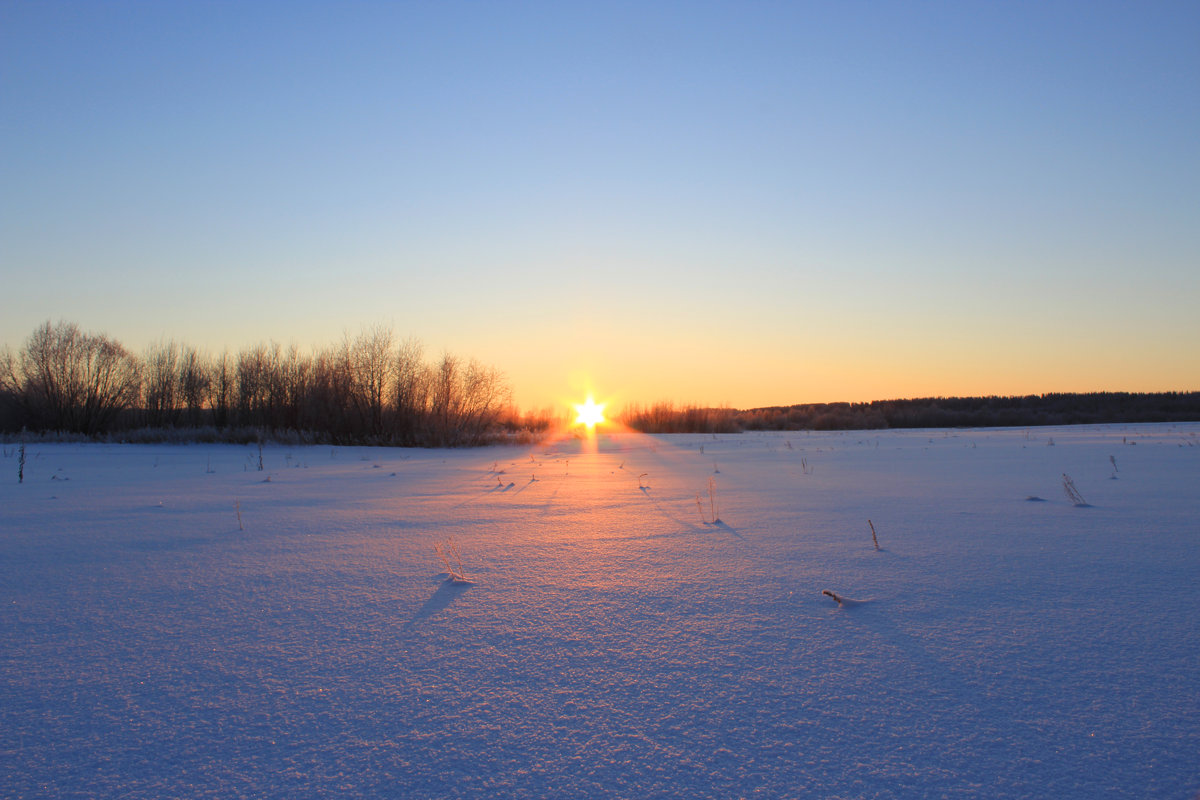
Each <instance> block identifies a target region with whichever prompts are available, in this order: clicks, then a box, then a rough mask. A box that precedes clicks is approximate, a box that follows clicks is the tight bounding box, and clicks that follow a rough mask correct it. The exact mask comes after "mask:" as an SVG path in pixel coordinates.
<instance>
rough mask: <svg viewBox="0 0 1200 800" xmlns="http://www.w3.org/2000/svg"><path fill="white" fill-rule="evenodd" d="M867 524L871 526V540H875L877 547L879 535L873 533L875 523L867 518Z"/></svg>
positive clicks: (877, 546)
mask: <svg viewBox="0 0 1200 800" xmlns="http://www.w3.org/2000/svg"><path fill="white" fill-rule="evenodd" d="M867 524H868V525H870V526H871V541H873V542H875V549H876V550H878V549H879V537H878V536H876V535H875V523H874V522H871V520H867Z"/></svg>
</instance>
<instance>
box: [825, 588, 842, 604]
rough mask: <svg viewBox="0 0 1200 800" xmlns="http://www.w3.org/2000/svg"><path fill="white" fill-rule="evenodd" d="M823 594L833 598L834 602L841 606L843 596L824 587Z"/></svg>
mask: <svg viewBox="0 0 1200 800" xmlns="http://www.w3.org/2000/svg"><path fill="white" fill-rule="evenodd" d="M821 594H823V595H825V596H826V597H829V598H832V600H833V602H835V603H837V604H838V605H839V606H840V605H841V604H842V598H840V597H838V596H837V595H836V594H834V593H833V592H831V591H829V590H828V589H822V590H821Z"/></svg>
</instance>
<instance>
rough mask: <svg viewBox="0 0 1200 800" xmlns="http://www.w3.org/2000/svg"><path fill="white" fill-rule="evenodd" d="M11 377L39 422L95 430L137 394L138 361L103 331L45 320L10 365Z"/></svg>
mask: <svg viewBox="0 0 1200 800" xmlns="http://www.w3.org/2000/svg"><path fill="white" fill-rule="evenodd" d="M8 371H9V373H10V377H9V378H8V379H7V380H9V381H11V382H12V383H13V385H14V386H17V387H18V389H17V391H18V397H19V399H20V402H21V404H22V405H23V406H24V408H25V409H26V411H27V413H28V414H29V415H30V417H31V418H32V419H33V420H34V421H35V424H40V425H41V426H43V427H47V428H51V429H53V430H58V431H70V432H73V433H84V434H94V433H98V432H99V431H101V430H104V429H105V428H107V427H108V426H109V425H110V424H111V423H112V422H113V420H114V419H115V417H116V416H117V414H118V413H120V412H121V411H123V410H125V409H127V408H128V407H129V406H130V405H131V404H132V403H133V402H134V400H136V398H137V394H138V390H139V383H138V370H137V362H136V360H135V359H134V358H133V356H131V355H130V354H129V353H128V352H127V351H126V350H125V348H123V347H122V346H121V345H120V344H118V343H117V342H115V341H113V340H112V339H109V338H108V337H107V336H105V335H103V334H87V333H83V332H82V331H80V330H79V328H78V326H76V325H75V324H73V323H66V322H59V323H58V324H57V325H54V324H51V323H50V322H46V323H45V324H44V325H42V326H41V327H39V328H38V329H37V330H35V331H34V332H33V333H32V334H31V335H30V336H29V338H28V339H27V340H26V342H25V347H24V348H23V349H22V350H21V352H20V353H19V354H18V356H17V357H16V358H15V359H10V364H9V365H8Z"/></svg>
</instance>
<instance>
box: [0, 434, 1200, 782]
mask: <svg viewBox="0 0 1200 800" xmlns="http://www.w3.org/2000/svg"><path fill="white" fill-rule="evenodd" d="M1051 441H1052V442H1053V443H1052V444H1051ZM701 448H703V452H701ZM12 449H13V448H11V447H9V448H7V449H6V457H5V458H4V459H0V698H2V700H0V787H3V792H2V793H3V794H4V795H5V796H8V797H138V798H140V797H147V798H149V797H163V796H189V797H222V798H224V797H281V798H282V797H328V796H340V797H379V796H390V797H409V798H420V797H431V798H432V797H538V796H546V797H549V796H570V797H637V798H643V797H645V798H650V797H664V798H665V797H714V798H718V797H719V798H725V797H770V798H777V797H779V798H782V797H847V798H849V797H873V798H892V797H895V798H904V797H929V796H955V797H980V798H985V797H986V798H995V797H1048V796H1054V797H1065V798H1071V797H1078V798H1085V797H1086V798H1093V797H1194V796H1195V795H1196V794H1197V792H1198V791H1200V766H1198V765H1200V671H1198V670H1197V668H1196V664H1198V663H1200V630H1198V628H1200V623H1198V622H1197V619H1198V615H1197V611H1198V610H1200V581H1198V580H1197V578H1198V577H1200V570H1198V567H1200V548H1198V547H1197V545H1198V544H1200V541H1198V540H1200V524H1198V522H1197V520H1198V519H1200V513H1198V512H1200V492H1197V491H1196V489H1197V487H1198V486H1200V481H1198V478H1200V425H1174V426H1165V425H1164V426H1155V425H1139V426H1104V427H1080V428H1054V429H1031V430H1029V431H1025V430H975V431H940V430H939V431H879V432H876V431H869V432H863V431H855V432H846V433H770V434H743V435H738V436H720V437H715V438H714V437H712V436H659V437H647V436H640V435H635V434H614V435H601V436H600V437H599V438H598V440H596V441H595V442H587V441H579V440H571V439H567V440H563V441H559V442H554V443H548V444H544V445H540V446H537V447H534V448H532V449H515V448H512V449H510V448H488V449H483V450H470V451H445V450H437V451H423V450H399V449H397V450H387V449H373V448H329V447H303V448H296V447H284V446H273V445H268V446H267V447H266V448H265V450H264V453H263V464H264V470H263V471H259V470H258V468H257V461H258V451H257V448H255V447H235V446H207V445H205V446H179V447H172V446H117V445H94V444H93V445H41V444H34V445H27V453H28V461H27V464H26V470H25V481H24V483H22V484H18V483H17V480H16V464H15V456H10V455H9V451H11V450H12ZM1110 456H1112V457H1113V458H1115V460H1116V464H1117V468H1118V471H1117V472H1116V473H1115V474H1116V479H1113V477H1112V476H1113V474H1114V472H1113V467H1112V463H1111V462H1110V460H1109V457H1110ZM10 467H11V468H10ZM1064 473H1066V474H1068V475H1070V476H1071V477H1072V478H1073V480H1074V482H1075V484H1076V486H1077V487H1078V489H1079V490H1080V492H1081V493H1082V494H1083V496H1084V498H1085V499H1086V500H1087V502H1088V503H1089V506H1088V507H1075V506H1074V505H1072V504H1071V503H1070V502H1069V501H1068V499H1067V498H1066V496H1065V495H1064V493H1063V490H1062V475H1063V474H1064ZM640 476H641V484H642V488H639V477H640ZM709 478H713V479H714V484H715V488H716V493H717V498H718V501H719V516H720V519H721V522H719V523H711V522H710V521H706V519H705V518H704V516H703V514H702V513H701V512H702V511H706V510H707V508H708V506H707V502H708V499H707V486H708V480H709ZM697 494H700V495H701V499H702V501H703V504H704V508H703V509H698V508H697V504H696V495H697ZM1030 497H1039V498H1042V500H1041V501H1037V500H1029V499H1027V498H1030ZM239 511H240V515H241V529H239V521H238V512H239ZM868 519H870V520H872V521H873V523H874V525H875V528H876V530H877V532H878V536H879V542H880V545H881V547H882V548H883V549H882V550H881V551H876V550H875V548H874V546H873V544H872V541H871V532H870V529H869V527H868V524H867V520H868ZM447 538H451V539H453V541H454V542H455V543H456V544H457V545H458V547H459V549H460V551H461V553H462V557H463V562H464V566H465V569H466V573H467V577H468V578H469V579H470V581H471V583H470V584H465V585H464V584H454V583H450V582H447V581H445V580H444V577H445V576H444V574H442V573H443V569H444V568H443V566H442V563H441V561H440V560H439V559H438V557H437V555H436V553H435V551H434V545H435V543H437V542H442V541H445V540H446V539H447ZM822 589H830V590H832V591H834V592H836V593H838V594H839V595H843V596H845V597H849V598H853V599H855V600H858V601H861V602H860V603H858V604H856V605H850V604H847V605H846V606H843V607H839V606H838V605H837V604H835V603H833V602H832V601H831V600H830V599H829V598H828V597H825V596H822V595H821V590H822Z"/></svg>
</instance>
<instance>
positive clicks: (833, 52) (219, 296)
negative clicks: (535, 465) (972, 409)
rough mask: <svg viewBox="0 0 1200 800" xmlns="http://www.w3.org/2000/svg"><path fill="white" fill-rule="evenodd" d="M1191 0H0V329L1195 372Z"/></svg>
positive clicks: (1152, 387) (1197, 139)
mask: <svg viewBox="0 0 1200 800" xmlns="http://www.w3.org/2000/svg"><path fill="white" fill-rule="evenodd" d="M1198 42H1200V3H1196V2H1193V1H1191V0H1189V2H1181V3H1135V2H1128V3H1106V2H1079V3H1053V2H1049V3H1044V2H960V1H958V0H956V1H955V2H945V3H912V2H902V3H884V2H879V3H856V2H829V3H800V2H796V3H771V2H753V3H732V2H731V3H706V2H687V3H683V2H680V3H674V2H655V3H644V2H632V3H562V2H545V3H507V2H487V3H484V2H470V3H467V2H463V3H455V2H421V3H382V2H381V3H362V2H351V3H336V4H335V3H297V2H279V3H265V2H262V3H241V2H230V3H219V2H197V3H161V2H146V3H128V2H91V3H78V4H76V3H56V2H13V0H5V2H3V3H2V4H0V277H2V283H0V296H2V297H3V300H2V314H0V343H3V344H7V345H9V346H10V347H13V348H16V347H19V346H20V344H21V343H22V342H23V341H24V339H25V338H26V337H27V336H28V335H29V334H30V333H31V332H32V331H33V329H34V328H35V327H36V326H37V325H39V324H40V323H42V322H44V321H46V320H48V319H52V320H58V319H65V320H68V321H72V322H76V323H77V324H79V325H80V327H82V328H84V329H85V330H90V331H96V332H101V331H103V332H106V333H108V334H109V335H111V336H113V337H115V338H117V339H118V340H120V341H121V342H122V343H123V344H125V345H126V346H127V347H129V348H130V349H133V350H139V351H140V350H141V349H143V348H145V347H146V346H147V345H149V344H150V343H151V342H153V341H156V340H159V339H163V338H173V339H175V340H177V341H181V342H185V343H188V344H191V345H194V346H198V347H201V348H204V349H207V350H209V351H210V352H219V351H221V350H222V349H224V348H229V349H230V350H237V349H239V348H241V347H243V346H247V345H252V344H256V343H260V342H266V341H271V340H274V341H278V342H280V343H282V344H284V345H287V344H293V343H294V344H297V345H299V346H300V347H302V348H308V347H322V346H326V345H332V344H334V343H336V342H337V341H339V340H340V339H341V337H342V336H343V334H344V333H346V332H349V333H351V334H354V333H357V332H359V331H360V330H361V329H362V328H363V327H364V326H371V325H376V324H383V325H387V326H390V327H391V328H392V329H393V330H394V332H395V333H396V335H397V336H398V337H400V338H405V337H408V336H415V337H417V338H419V339H421V340H422V341H423V342H424V344H425V345H426V348H427V351H428V353H429V355H430V356H431V357H432V356H436V355H438V354H440V352H442V351H443V350H448V351H451V352H454V353H457V354H459V355H463V356H475V357H478V358H479V359H480V360H482V361H484V362H486V363H489V364H491V365H493V366H495V367H498V368H499V369H501V370H503V371H504V372H505V373H506V374H507V376H508V378H509V380H510V382H511V384H512V386H513V388H514V390H515V395H516V398H517V400H518V401H519V402H520V403H521V404H522V405H523V406H525V407H541V406H544V405H548V404H551V403H556V402H559V401H560V400H563V399H571V398H575V397H577V396H578V395H579V394H580V392H581V391H582V390H583V389H584V388H586V387H587V386H589V385H590V386H591V387H593V388H594V389H595V391H596V393H597V396H598V397H604V398H608V399H610V400H611V401H613V402H616V403H618V404H620V403H623V402H630V401H640V402H651V401H657V400H665V399H669V400H674V401H677V402H689V403H691V402H694V403H703V404H722V403H724V404H729V405H732V406H735V407H751V406H762V405H773V404H788V403H799V402H821V401H833V400H871V399H882V398H892V397H910V396H929V395H977V394H1024V393H1041V392H1052V391H1094V390H1114V391H1115V390H1124V391H1158V390H1197V389H1200V45H1198V44H1197V43H1198Z"/></svg>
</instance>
